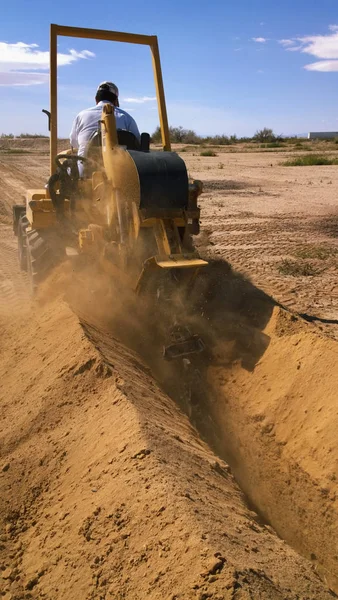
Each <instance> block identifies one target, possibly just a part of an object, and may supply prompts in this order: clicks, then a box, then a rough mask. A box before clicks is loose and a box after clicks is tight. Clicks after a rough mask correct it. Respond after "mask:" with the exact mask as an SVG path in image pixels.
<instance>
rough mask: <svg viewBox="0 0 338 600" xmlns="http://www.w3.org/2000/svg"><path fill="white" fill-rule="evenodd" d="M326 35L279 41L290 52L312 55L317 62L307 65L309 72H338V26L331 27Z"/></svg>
mask: <svg viewBox="0 0 338 600" xmlns="http://www.w3.org/2000/svg"><path fill="white" fill-rule="evenodd" d="M329 31H330V33H327V34H326V35H325V34H324V35H307V36H302V37H297V38H294V39H290V40H279V43H280V44H281V45H282V46H283V47H284V48H285V49H286V50H288V51H291V52H297V51H299V52H302V53H304V54H310V55H311V56H314V57H315V58H317V59H320V60H319V61H317V62H314V63H310V64H308V65H305V66H304V68H305V69H306V70H307V71H321V72H329V71H338V25H329Z"/></svg>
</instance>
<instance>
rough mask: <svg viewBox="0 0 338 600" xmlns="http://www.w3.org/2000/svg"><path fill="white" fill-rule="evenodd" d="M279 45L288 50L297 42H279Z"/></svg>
mask: <svg viewBox="0 0 338 600" xmlns="http://www.w3.org/2000/svg"><path fill="white" fill-rule="evenodd" d="M278 43H279V44H281V46H284V48H287V47H288V46H292V45H293V44H295V40H288V39H286V40H278Z"/></svg>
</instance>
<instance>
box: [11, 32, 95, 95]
mask: <svg viewBox="0 0 338 600" xmlns="http://www.w3.org/2000/svg"><path fill="white" fill-rule="evenodd" d="M38 48H39V46H38V45H37V44H25V43H24V42H16V43H15V44H8V43H6V42H0V85H1V86H18V85H36V84H41V83H46V82H47V81H48V77H49V75H48V73H44V71H48V70H49V52H48V51H42V50H39V49H38ZM94 56H95V54H93V52H90V51H89V50H82V51H81V52H78V51H77V50H73V49H71V50H69V51H68V53H67V54H65V53H58V55H57V62H58V66H59V67H62V66H65V65H70V64H72V63H73V62H75V61H77V60H79V59H88V58H93V57H94ZM32 71H33V72H32Z"/></svg>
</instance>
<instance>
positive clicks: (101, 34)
mask: <svg viewBox="0 0 338 600" xmlns="http://www.w3.org/2000/svg"><path fill="white" fill-rule="evenodd" d="M58 35H60V36H66V37H76V38H87V39H93V40H106V41H111V42H126V43H129V44H141V45H144V46H149V47H150V50H151V54H152V62H153V71H154V79H155V88H156V97H157V105H158V113H159V118H160V127H161V134H162V146H163V150H167V151H170V148H171V146H170V136H169V127H168V117H167V108H166V104H165V96H164V87H163V79H162V69H161V61H160V53H159V48H158V41H157V36H156V35H139V34H135V33H123V32H118V31H108V30H104V29H86V28H83V27H66V26H63V25H53V24H52V25H51V26H50V173H51V175H52V174H53V173H54V171H55V157H56V155H57V135H58V132H57V36H58Z"/></svg>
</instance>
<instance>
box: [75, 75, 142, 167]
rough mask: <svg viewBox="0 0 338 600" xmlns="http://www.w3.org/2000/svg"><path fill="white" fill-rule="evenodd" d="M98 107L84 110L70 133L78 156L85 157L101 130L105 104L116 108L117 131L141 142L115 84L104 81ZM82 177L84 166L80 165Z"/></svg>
mask: <svg viewBox="0 0 338 600" xmlns="http://www.w3.org/2000/svg"><path fill="white" fill-rule="evenodd" d="M95 102H96V106H92V107H91V108H87V109H85V110H82V111H81V112H80V113H79V114H78V115H77V117H76V118H75V120H74V123H73V127H72V130H71V133H70V145H71V147H72V148H77V154H79V155H80V156H84V155H85V150H86V146H87V144H88V142H89V141H90V140H91V139H92V137H93V135H94V134H95V133H96V132H97V131H98V129H99V122H100V120H101V115H102V107H103V105H104V104H112V106H114V107H115V110H114V113H115V119H116V129H117V130H118V129H124V130H127V131H130V132H131V133H133V134H134V135H135V137H136V138H137V140H138V141H140V132H139V130H138V127H137V125H136V122H135V120H134V119H133V117H131V116H130V115H129V114H128V113H127V112H126V111H125V110H122V108H120V105H119V90H118V88H117V86H116V85H115V84H114V83H111V82H110V81H104V82H103V83H100V85H99V87H98V88H97V91H96V95H95ZM79 171H80V176H81V175H82V165H81V164H80V165H79Z"/></svg>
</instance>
